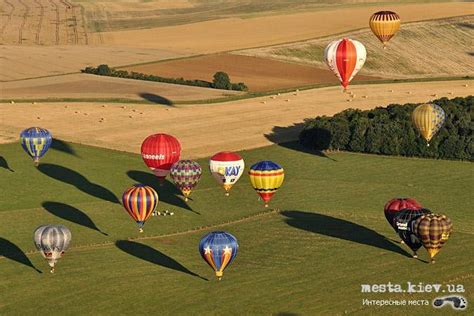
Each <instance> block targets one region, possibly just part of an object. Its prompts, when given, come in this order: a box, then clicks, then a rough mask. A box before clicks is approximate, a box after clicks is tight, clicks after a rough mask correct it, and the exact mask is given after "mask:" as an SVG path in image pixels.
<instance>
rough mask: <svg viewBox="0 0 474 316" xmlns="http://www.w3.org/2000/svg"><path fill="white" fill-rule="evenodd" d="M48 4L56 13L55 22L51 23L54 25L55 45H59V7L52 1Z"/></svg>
mask: <svg viewBox="0 0 474 316" xmlns="http://www.w3.org/2000/svg"><path fill="white" fill-rule="evenodd" d="M49 3H51V5H52V6H53V8H54V11H55V12H56V21H55V22H52V23H53V24H56V34H55V44H56V45H59V6H58V5H57V3H56V2H54V1H53V0H49Z"/></svg>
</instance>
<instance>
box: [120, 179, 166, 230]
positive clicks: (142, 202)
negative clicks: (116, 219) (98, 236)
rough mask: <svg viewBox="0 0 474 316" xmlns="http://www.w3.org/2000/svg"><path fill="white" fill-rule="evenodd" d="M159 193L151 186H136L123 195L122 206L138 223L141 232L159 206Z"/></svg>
mask: <svg viewBox="0 0 474 316" xmlns="http://www.w3.org/2000/svg"><path fill="white" fill-rule="evenodd" d="M158 201H159V200H158V193H157V192H156V191H155V190H154V189H153V188H152V187H149V186H146V185H143V184H135V185H134V186H132V187H130V188H128V189H127V190H126V191H125V192H124V193H123V195H122V204H123V207H124V208H125V210H126V211H127V213H128V215H130V217H131V218H133V220H134V221H136V222H137V224H138V227H139V229H140V232H142V231H143V225H145V222H146V220H147V219H148V218H149V217H150V215H151V213H152V212H153V211H154V210H155V208H156V206H157V205H158Z"/></svg>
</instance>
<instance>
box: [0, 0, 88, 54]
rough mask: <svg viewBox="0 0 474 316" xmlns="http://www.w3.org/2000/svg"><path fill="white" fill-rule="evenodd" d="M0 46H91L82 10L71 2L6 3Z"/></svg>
mask: <svg viewBox="0 0 474 316" xmlns="http://www.w3.org/2000/svg"><path fill="white" fill-rule="evenodd" d="M0 10H1V11H0V12H1V14H2V16H3V17H4V18H2V22H1V26H0V27H1V28H0V44H16V45H87V44H88V43H89V36H88V33H87V28H86V26H85V23H86V22H85V18H84V14H83V10H82V7H81V6H80V5H77V4H75V3H73V2H72V1H67V0H8V1H7V0H6V1H3V3H2V4H1V6H0Z"/></svg>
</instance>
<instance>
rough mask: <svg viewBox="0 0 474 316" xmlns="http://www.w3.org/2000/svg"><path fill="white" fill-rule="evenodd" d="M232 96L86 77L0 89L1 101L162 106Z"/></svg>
mask: <svg viewBox="0 0 474 316" xmlns="http://www.w3.org/2000/svg"><path fill="white" fill-rule="evenodd" d="M235 94H239V92H237V91H228V90H219V89H206V88H199V87H191V86H184V85H172V84H166V83H161V82H150V81H143V80H129V79H122V78H113V77H102V76H96V75H89V74H71V75H64V76H58V77H49V78H39V79H30V80H22V81H14V82H6V83H3V84H2V87H1V89H0V99H35V98H36V99H49V98H56V99H60V98H77V99H84V98H101V99H106V98H124V99H132V100H138V101H140V100H148V101H151V102H154V103H161V104H169V103H173V102H177V101H190V100H203V99H204V100H208V99H215V98H222V97H225V96H229V95H235Z"/></svg>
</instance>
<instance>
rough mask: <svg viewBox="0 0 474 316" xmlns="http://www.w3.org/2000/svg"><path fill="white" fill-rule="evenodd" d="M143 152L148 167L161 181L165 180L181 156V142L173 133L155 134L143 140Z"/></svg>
mask: <svg viewBox="0 0 474 316" xmlns="http://www.w3.org/2000/svg"><path fill="white" fill-rule="evenodd" d="M141 152H142V158H143V161H144V162H145V164H146V165H147V166H148V168H150V169H151V171H153V173H154V174H155V175H156V176H157V177H158V179H159V180H160V181H164V179H165V178H166V176H167V175H168V173H169V172H170V169H171V166H172V165H173V164H174V163H175V162H177V161H178V160H179V158H180V155H181V144H180V143H179V141H178V140H177V139H176V138H175V137H173V136H171V135H168V134H154V135H150V136H148V137H147V138H146V139H145V140H144V141H143V143H142V148H141Z"/></svg>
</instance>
